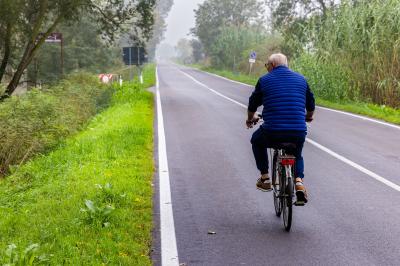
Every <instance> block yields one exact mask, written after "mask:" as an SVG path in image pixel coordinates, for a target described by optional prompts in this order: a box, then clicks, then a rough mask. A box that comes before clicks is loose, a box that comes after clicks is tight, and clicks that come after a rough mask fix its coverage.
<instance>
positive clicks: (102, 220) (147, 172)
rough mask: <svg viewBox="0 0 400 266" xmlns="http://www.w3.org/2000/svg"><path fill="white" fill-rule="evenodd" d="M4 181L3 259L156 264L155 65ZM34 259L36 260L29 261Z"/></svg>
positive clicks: (0, 186)
mask: <svg viewBox="0 0 400 266" xmlns="http://www.w3.org/2000/svg"><path fill="white" fill-rule="evenodd" d="M145 72H146V73H145V75H144V77H145V84H144V85H139V84H138V83H137V82H131V83H125V84H124V86H123V87H122V88H118V89H117V90H118V91H117V92H116V93H115V95H114V96H113V99H112V104H111V106H110V108H108V109H106V110H105V111H103V112H102V113H100V114H99V115H97V116H96V117H95V118H94V119H93V120H92V121H91V123H89V125H88V128H87V129H86V130H85V131H83V132H80V133H79V134H77V135H76V136H75V137H73V138H70V139H69V140H67V141H66V142H65V143H64V144H63V145H62V146H60V147H59V148H58V149H56V150H54V151H53V152H51V153H50V154H48V155H46V156H42V157H38V158H36V159H34V160H32V161H30V162H29V163H27V164H26V165H24V166H22V167H21V168H19V169H17V170H16V172H15V173H13V174H12V175H11V176H9V177H8V178H7V179H4V180H1V181H0V217H1V219H0V265H3V264H7V263H9V264H11V265H32V264H33V265H41V264H43V265H151V261H150V257H149V253H150V246H151V229H152V193H153V192H152V185H151V184H152V176H153V171H154V165H153V96H152V94H151V93H150V92H147V91H146V90H144V88H145V87H149V86H151V85H153V84H154V83H155V72H154V66H149V67H147V68H146V70H145ZM31 262H33V263H32V264H30V263H31Z"/></svg>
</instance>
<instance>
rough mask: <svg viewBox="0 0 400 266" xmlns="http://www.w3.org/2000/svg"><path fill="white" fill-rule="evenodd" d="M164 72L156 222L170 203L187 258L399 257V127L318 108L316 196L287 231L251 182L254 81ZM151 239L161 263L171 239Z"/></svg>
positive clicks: (309, 174) (182, 70)
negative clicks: (164, 178) (163, 160)
mask: <svg viewBox="0 0 400 266" xmlns="http://www.w3.org/2000/svg"><path fill="white" fill-rule="evenodd" d="M158 74H159V93H160V99H161V102H160V103H161V106H162V113H163V122H164V132H162V134H164V133H165V142H166V155H167V156H166V157H167V159H168V166H169V171H168V173H169V178H170V189H171V202H161V204H158V203H157V202H158V199H159V197H158V195H156V200H155V202H156V205H155V223H156V226H158V225H159V219H160V216H159V207H160V205H164V204H165V205H168V206H169V207H172V210H173V218H174V223H173V224H174V228H172V229H174V232H169V233H168V234H169V235H170V236H172V237H175V239H176V246H177V253H178V256H179V263H180V264H181V265H398V264H399V263H400V261H399V255H400V226H399V224H400V191H399V187H398V186H397V185H398V184H400V170H399V169H400V128H398V127H391V126H389V125H385V124H379V123H376V122H373V121H369V120H365V119H361V118H359V117H353V116H349V115H346V114H342V113H337V112H333V111H331V110H326V109H321V108H318V109H317V110H316V114H315V120H314V122H313V123H312V125H311V128H310V130H309V131H310V132H309V134H308V138H309V140H310V141H309V142H307V143H306V144H305V148H304V158H305V167H306V170H305V176H306V178H305V184H306V186H307V188H308V191H309V198H310V201H309V203H308V204H307V205H306V207H295V208H294V222H293V226H292V230H291V232H290V233H287V232H285V231H284V229H283V225H282V219H281V218H277V217H276V216H275V213H274V208H273V201H272V194H271V193H263V192H261V191H259V190H256V187H255V184H256V180H257V178H258V177H259V174H258V172H257V169H256V166H255V162H254V159H253V155H252V151H251V146H250V142H249V141H250V137H251V134H252V132H254V129H252V130H247V129H246V127H245V123H244V121H245V118H246V109H245V108H244V107H243V105H246V104H247V101H248V97H249V96H250V94H251V91H252V88H251V87H249V86H246V85H243V84H239V83H234V82H232V81H228V80H225V79H222V78H219V77H216V76H213V75H210V74H208V73H204V72H201V71H198V70H194V69H190V68H186V67H182V66H177V65H172V64H160V65H159V67H158ZM158 135H160V132H158ZM164 172H166V171H164ZM158 181H159V180H156V184H158ZM162 189H163V188H161V190H162ZM157 193H158V189H157ZM162 207H163V206H162ZM161 211H162V210H161ZM161 218H163V217H161ZM166 230H171V228H170V227H169V228H168V229H166ZM209 230H211V231H214V232H216V234H214V235H210V234H208V231H209ZM154 239H155V240H154V254H153V260H154V264H155V265H161V255H160V254H161V253H162V252H164V250H166V249H168V243H169V242H167V243H166V242H164V244H163V245H161V241H160V230H155V232H154ZM166 253H168V251H165V253H164V254H166ZM167 259H168V258H167ZM164 265H178V260H172V261H168V260H167V261H164Z"/></svg>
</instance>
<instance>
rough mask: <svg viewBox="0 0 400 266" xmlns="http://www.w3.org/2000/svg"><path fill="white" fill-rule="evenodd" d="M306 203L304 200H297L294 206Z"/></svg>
mask: <svg viewBox="0 0 400 266" xmlns="http://www.w3.org/2000/svg"><path fill="white" fill-rule="evenodd" d="M304 205H306V204H305V203H304V201H296V202H295V203H294V206H304Z"/></svg>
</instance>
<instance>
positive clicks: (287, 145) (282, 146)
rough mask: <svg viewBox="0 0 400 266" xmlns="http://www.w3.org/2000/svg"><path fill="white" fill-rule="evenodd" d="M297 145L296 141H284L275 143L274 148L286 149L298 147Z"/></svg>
mask: <svg viewBox="0 0 400 266" xmlns="http://www.w3.org/2000/svg"><path fill="white" fill-rule="evenodd" d="M296 147H297V145H296V144H295V143H289V142H284V143H279V144H277V145H275V146H274V147H273V148H274V149H278V150H286V149H296Z"/></svg>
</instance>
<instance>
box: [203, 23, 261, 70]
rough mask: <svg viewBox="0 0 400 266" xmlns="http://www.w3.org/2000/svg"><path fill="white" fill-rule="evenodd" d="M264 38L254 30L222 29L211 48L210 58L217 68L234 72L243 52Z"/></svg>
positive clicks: (239, 28)
mask: <svg viewBox="0 0 400 266" xmlns="http://www.w3.org/2000/svg"><path fill="white" fill-rule="evenodd" d="M264 38H265V35H264V34H260V32H259V31H257V30H254V29H250V28H242V27H232V26H231V27H224V28H222V29H221V33H220V34H219V35H218V38H217V39H216V41H215V42H214V44H213V46H212V49H211V58H212V59H213V61H214V63H215V64H216V65H217V66H219V67H225V68H232V69H233V70H236V69H237V64H238V63H239V61H241V59H242V54H243V52H244V51H245V50H247V49H249V48H250V47H251V46H252V45H253V44H256V43H259V42H260V41H261V40H263V39H264ZM246 56H247V55H246Z"/></svg>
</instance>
